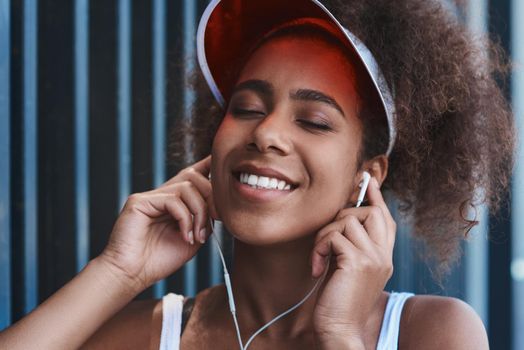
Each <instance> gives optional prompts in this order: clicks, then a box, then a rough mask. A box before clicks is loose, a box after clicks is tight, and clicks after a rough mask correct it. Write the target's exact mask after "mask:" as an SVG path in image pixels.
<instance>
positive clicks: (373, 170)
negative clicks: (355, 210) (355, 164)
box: [348, 154, 389, 206]
mask: <svg viewBox="0 0 524 350" xmlns="http://www.w3.org/2000/svg"><path fill="white" fill-rule="evenodd" d="M388 166H389V161H388V157H387V156H386V155H385V154H381V155H378V156H376V157H373V158H371V159H369V160H366V161H364V162H363V163H362V166H361V168H360V169H359V171H358V172H357V178H356V181H355V188H354V189H353V190H352V191H351V196H350V198H349V202H348V206H355V203H356V202H357V198H358V194H359V192H360V186H359V185H360V184H361V183H362V179H363V173H364V171H367V172H368V173H369V174H370V175H371V177H374V178H375V179H376V180H377V181H378V184H379V185H380V186H382V183H383V182H384V180H385V179H386V176H387V174H388Z"/></svg>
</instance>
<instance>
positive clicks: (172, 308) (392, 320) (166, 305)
mask: <svg viewBox="0 0 524 350" xmlns="http://www.w3.org/2000/svg"><path fill="white" fill-rule="evenodd" d="M411 296H413V293H396V292H391V294H390V295H389V299H388V303H387V305H386V310H385V312H384V320H383V321H382V327H381V328H380V335H379V338H378V343H377V350H396V349H397V346H398V335H399V331H400V317H401V316H402V308H403V307H404V303H405V302H406V300H407V299H408V298H409V297H411ZM183 306H184V297H183V296H181V295H178V294H174V293H169V294H167V295H166V296H164V297H163V298H162V333H161V336H160V350H179V348H180V332H181V326H182V310H183Z"/></svg>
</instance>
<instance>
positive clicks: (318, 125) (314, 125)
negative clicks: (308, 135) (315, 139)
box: [298, 119, 332, 131]
mask: <svg viewBox="0 0 524 350" xmlns="http://www.w3.org/2000/svg"><path fill="white" fill-rule="evenodd" d="M298 122H300V123H301V124H304V125H305V126H307V127H310V128H315V129H319V130H325V131H331V130H332V129H331V126H329V125H328V124H323V123H313V122H312V121H309V120H306V119H298Z"/></svg>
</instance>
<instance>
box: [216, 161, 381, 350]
mask: <svg viewBox="0 0 524 350" xmlns="http://www.w3.org/2000/svg"><path fill="white" fill-rule="evenodd" d="M363 177H364V178H363V180H362V182H361V184H360V187H361V189H360V193H359V195H358V198H357V204H356V206H355V207H357V208H358V207H360V205H361V204H362V201H363V200H364V196H365V194H366V190H367V187H368V185H369V180H370V178H371V175H370V174H369V173H368V172H367V171H364V173H363ZM209 179H211V174H209ZM209 221H210V223H211V230H212V232H211V236H213V238H214V241H215V244H216V246H217V248H218V252H219V254H220V259H221V260H222V265H223V266H224V281H225V284H226V290H227V296H228V301H229V309H230V311H231V314H232V315H233V321H234V322H235V328H236V331H237V338H238V343H239V345H240V350H247V348H248V346H249V345H250V344H251V342H252V341H253V339H255V337H256V336H257V335H259V334H260V333H262V332H263V331H264V330H265V329H266V328H268V327H269V326H271V325H272V324H273V323H275V322H276V321H278V320H279V319H281V318H282V317H284V316H286V315H288V314H289V313H291V312H292V311H293V310H295V309H296V308H298V307H299V306H300V305H302V304H303V303H304V302H305V301H306V300H307V299H308V298H309V297H310V296H311V295H312V294H313V292H314V291H315V289H317V287H318V285H319V284H320V283H321V282H322V281H324V278H325V277H326V275H327V271H328V270H329V261H330V260H331V259H328V263H327V266H326V269H325V270H324V273H323V275H322V277H321V278H319V279H318V280H317V282H316V283H315V285H314V286H313V288H312V289H311V290H310V291H309V293H307V294H306V296H305V297H304V298H302V300H301V301H299V302H298V303H297V304H296V305H294V306H292V307H290V308H289V309H287V310H286V311H284V312H282V313H281V314H280V315H278V316H276V317H275V318H273V319H272V320H271V321H269V322H268V323H266V324H265V325H264V326H262V327H260V328H259V329H258V330H257V331H256V332H255V333H253V335H252V336H251V337H250V338H249V340H248V341H247V343H246V345H245V346H244V345H243V343H242V336H241V335H240V327H239V325H238V320H237V316H236V306H235V299H234V298H233V288H232V286H231V280H230V278H229V271H228V270H227V266H226V260H225V259H224V254H223V253H222V248H221V247H220V242H219V241H218V238H217V237H216V235H215V234H214V233H215V225H214V222H213V219H211V218H209Z"/></svg>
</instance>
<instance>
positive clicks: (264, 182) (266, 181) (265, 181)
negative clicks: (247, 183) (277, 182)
mask: <svg viewBox="0 0 524 350" xmlns="http://www.w3.org/2000/svg"><path fill="white" fill-rule="evenodd" d="M267 185H269V177H265V176H260V177H259V178H258V182H257V186H259V187H267Z"/></svg>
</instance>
